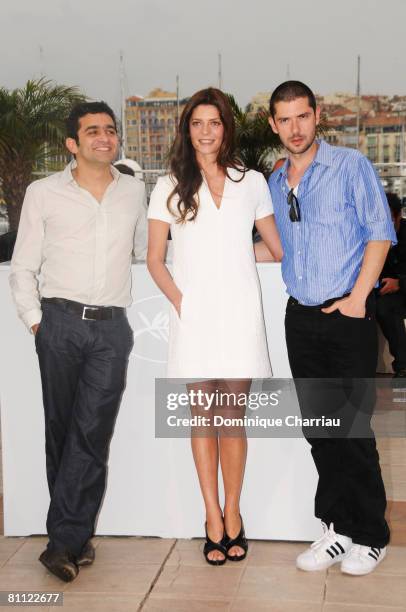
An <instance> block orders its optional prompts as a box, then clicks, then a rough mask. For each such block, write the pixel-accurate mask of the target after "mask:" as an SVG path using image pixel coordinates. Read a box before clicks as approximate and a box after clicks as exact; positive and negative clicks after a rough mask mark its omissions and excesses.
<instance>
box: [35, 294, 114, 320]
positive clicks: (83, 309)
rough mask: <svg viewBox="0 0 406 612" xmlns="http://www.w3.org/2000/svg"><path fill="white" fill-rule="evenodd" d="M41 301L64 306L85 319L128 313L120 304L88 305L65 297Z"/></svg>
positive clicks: (105, 318) (104, 317) (112, 317)
mask: <svg viewBox="0 0 406 612" xmlns="http://www.w3.org/2000/svg"><path fill="white" fill-rule="evenodd" d="M41 302H43V303H45V304H55V305H57V306H62V308H64V310H67V311H68V312H73V313H74V314H77V315H79V316H80V318H81V319H83V320H84V321H107V320H111V319H115V318H118V317H124V316H125V314H126V313H125V308H120V307H119V306H87V305H85V304H81V303H80V302H74V301H73V300H65V299H63V298H46V297H44V298H42V300H41Z"/></svg>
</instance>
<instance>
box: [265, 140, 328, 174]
mask: <svg viewBox="0 0 406 612" xmlns="http://www.w3.org/2000/svg"><path fill="white" fill-rule="evenodd" d="M316 142H317V144H318V145H319V148H318V149H317V153H316V155H315V158H314V160H313V162H312V164H320V165H322V166H332V165H333V147H332V146H331V145H329V144H328V142H326V141H325V140H321V139H318V140H317V141H316ZM288 166H289V159H288V158H287V159H286V161H285V163H284V164H283V166H281V167H280V168H279V169H278V170H277V171H276V173H277V176H276V180H277V181H279V180H280V179H281V178H282V177H283V178H285V179H286V177H287V174H288Z"/></svg>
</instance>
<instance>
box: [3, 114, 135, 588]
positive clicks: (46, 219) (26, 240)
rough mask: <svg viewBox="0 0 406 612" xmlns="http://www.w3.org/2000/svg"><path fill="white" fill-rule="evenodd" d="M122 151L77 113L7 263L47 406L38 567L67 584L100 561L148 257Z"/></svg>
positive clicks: (91, 118) (106, 129) (107, 120)
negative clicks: (98, 528) (139, 262)
mask: <svg viewBox="0 0 406 612" xmlns="http://www.w3.org/2000/svg"><path fill="white" fill-rule="evenodd" d="M118 145H119V139H118V135H117V127H116V119H115V117H114V113H113V111H112V110H111V109H110V108H109V106H108V105H107V104H105V103H104V102H91V103H87V102H86V103H82V104H79V105H77V106H75V108H74V109H72V111H71V113H70V115H69V118H68V120H67V139H66V146H67V148H68V150H69V151H70V152H71V153H72V154H73V156H74V157H75V160H74V161H73V162H71V163H70V164H69V165H68V166H67V167H66V168H65V170H64V171H63V172H59V173H57V174H53V175H52V176H49V177H47V178H45V179H41V180H39V181H35V182H34V183H32V184H31V185H30V186H29V187H28V189H27V193H26V197H25V200H24V205H23V209H22V213H21V220H20V226H19V230H18V236H17V242H16V246H15V249H14V255H13V258H12V262H11V274H10V285H11V289H12V293H13V297H14V300H15V303H16V306H17V311H18V314H19V316H20V318H21V319H22V320H23V322H24V323H25V325H26V326H27V328H28V329H29V330H30V331H31V332H32V333H33V334H34V335H35V345H36V350H37V354H38V359H39V365H40V371H41V380H42V391H43V401H44V409H45V430H46V431H45V434H46V465H47V478H48V486H49V492H50V496H51V503H50V506H49V511H48V517H47V531H48V535H49V543H48V547H47V549H46V550H45V551H44V552H43V553H42V554H41V556H40V561H41V562H42V563H43V564H44V565H45V566H46V567H47V568H48V569H49V570H50V571H51V572H52V573H54V574H55V575H57V576H58V577H59V578H61V579H62V580H65V581H66V582H69V581H71V580H73V579H74V578H75V577H76V576H77V574H78V571H79V566H80V565H89V564H90V563H92V562H93V560H94V548H93V546H92V544H91V541H90V539H91V537H92V536H93V532H94V524H95V520H96V516H97V513H98V511H99V508H100V504H101V501H102V497H103V494H104V490H105V479H106V465H107V454H108V447H109V442H110V439H111V435H112V432H113V427H114V422H115V419H116V416H117V412H118V407H119V403H120V398H121V395H122V392H123V390H124V386H125V377H126V369H127V363H128V357H129V354H130V352H131V349H132V345H133V335H132V330H131V328H130V326H129V324H128V321H127V317H126V310H125V307H126V306H128V305H129V304H130V303H131V296H130V289H131V261H132V254H133V253H134V255H135V257H136V258H139V259H141V258H145V249H146V207H145V201H144V197H145V187H144V184H143V183H142V182H141V181H139V180H137V179H135V178H133V177H130V176H125V175H122V174H120V172H119V171H118V170H116V169H115V168H114V167H113V166H112V165H111V163H112V161H113V160H114V159H115V158H116V156H117V151H118ZM39 275H40V279H39V280H38V277H39Z"/></svg>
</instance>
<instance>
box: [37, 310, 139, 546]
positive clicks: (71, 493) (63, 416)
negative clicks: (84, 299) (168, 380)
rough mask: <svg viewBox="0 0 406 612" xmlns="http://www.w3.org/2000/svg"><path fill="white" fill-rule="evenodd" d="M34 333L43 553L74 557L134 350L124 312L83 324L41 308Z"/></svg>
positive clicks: (90, 515) (93, 504)
mask: <svg viewBox="0 0 406 612" xmlns="http://www.w3.org/2000/svg"><path fill="white" fill-rule="evenodd" d="M42 309H43V317H42V320H41V324H40V327H39V330H38V332H37V334H36V336H35V344H36V349H37V353H38V359H39V365H40V371H41V381H42V393H43V402H44V410H45V440H46V468H47V478H48V487H49V493H50V496H51V503H50V506H49V511H48V517H47V531H48V535H49V544H48V546H49V548H50V549H52V550H67V551H69V552H71V553H72V554H73V555H79V554H80V552H81V551H82V548H83V546H84V545H85V543H86V542H87V540H88V539H89V538H91V537H92V535H93V533H94V525H95V520H96V516H97V513H98V511H99V507H100V504H101V501H102V497H103V494H104V490H105V483H106V470H107V458H108V450H109V443H110V439H111V436H112V434H113V429H114V423H115V419H116V416H117V412H118V408H119V404H120V399H121V395H122V392H123V390H124V386H125V378H126V370H127V364H128V357H129V354H130V351H131V348H132V345H133V336H132V330H131V328H130V326H129V324H128V321H127V317H126V316H125V311H122V313H121V314H122V316H117V317H115V318H113V319H112V320H106V321H86V320H82V319H81V318H80V316H79V315H78V314H75V313H72V312H69V311H68V310H67V309H66V308H65V307H64V306H63V305H59V304H58V305H55V304H47V303H43V304H42Z"/></svg>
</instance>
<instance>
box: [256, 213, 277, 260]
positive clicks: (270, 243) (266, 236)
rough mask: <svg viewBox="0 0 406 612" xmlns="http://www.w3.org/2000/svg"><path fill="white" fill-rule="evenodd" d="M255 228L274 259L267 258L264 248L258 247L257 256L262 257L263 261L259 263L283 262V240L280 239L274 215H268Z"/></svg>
mask: <svg viewBox="0 0 406 612" xmlns="http://www.w3.org/2000/svg"><path fill="white" fill-rule="evenodd" d="M255 226H256V228H257V230H258V232H259V233H260V235H261V238H262V240H263V241H264V244H265V247H266V249H268V251H269V253H270V255H271V256H272V257H267V255H266V250H265V249H264V247H263V246H262V247H257V248H256V249H255V255H256V256H257V255H258V256H260V257H261V259H258V257H257V261H281V259H282V257H283V249H282V244H281V240H280V238H279V232H278V230H277V227H276V223H275V217H274V215H268V216H267V217H264V218H263V219H258V220H257V221H255Z"/></svg>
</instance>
